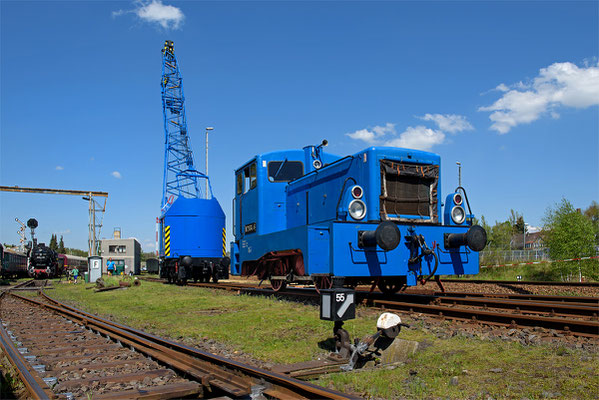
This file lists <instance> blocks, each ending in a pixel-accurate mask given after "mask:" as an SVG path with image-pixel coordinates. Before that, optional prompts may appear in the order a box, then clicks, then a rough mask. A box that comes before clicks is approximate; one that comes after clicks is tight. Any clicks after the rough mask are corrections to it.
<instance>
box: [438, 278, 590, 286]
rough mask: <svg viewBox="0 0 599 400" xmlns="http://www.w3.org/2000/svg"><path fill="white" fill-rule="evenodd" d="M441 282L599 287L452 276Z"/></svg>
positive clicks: (576, 283)
mask: <svg viewBox="0 0 599 400" xmlns="http://www.w3.org/2000/svg"><path fill="white" fill-rule="evenodd" d="M443 282H452V283H476V284H495V285H531V286H578V287H599V282H554V281H500V280H487V279H454V278H443Z"/></svg>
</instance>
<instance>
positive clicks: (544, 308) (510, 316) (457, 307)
mask: <svg viewBox="0 0 599 400" xmlns="http://www.w3.org/2000/svg"><path fill="white" fill-rule="evenodd" d="M158 281H160V280H158ZM188 285H191V286H198V287H204V288H210V289H220V290H228V291H237V292H239V293H246V294H255V295H276V296H278V297H292V298H295V299H301V300H304V301H311V302H314V303H317V302H318V301H319V295H318V294H317V293H316V291H315V290H314V289H310V288H296V287H288V288H286V289H284V290H281V291H279V292H274V291H273V290H272V289H268V288H259V287H257V286H256V285H255V284H251V283H225V282H221V283H218V284H212V283H196V284H192V283H190V284H188ZM356 301H357V302H360V303H362V304H364V305H366V306H371V307H377V308H383V309H387V310H397V311H404V312H409V313H422V314H426V315H430V316H432V317H438V318H444V319H455V320H460V321H470V322H477V323H481V324H486V325H493V326H503V327H509V328H531V327H542V328H547V329H553V330H555V331H559V332H561V333H563V334H566V335H574V336H582V337H587V338H599V317H598V315H599V298H597V297H588V296H587V297H584V296H547V295H532V294H495V293H469V292H438V291H431V290H424V291H422V290H420V291H413V292H405V293H399V294H396V295H392V296H390V295H384V294H383V293H381V292H378V291H374V292H370V291H369V290H356Z"/></svg>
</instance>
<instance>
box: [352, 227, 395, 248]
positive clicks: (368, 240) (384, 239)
mask: <svg viewBox="0 0 599 400" xmlns="http://www.w3.org/2000/svg"><path fill="white" fill-rule="evenodd" d="M400 239H401V234H400V232H399V228H398V227H397V225H396V224H395V223H393V222H391V221H384V222H381V223H380V224H379V226H377V227H376V230H374V231H359V232H358V247H359V248H361V249H363V248H366V247H375V246H376V245H377V244H378V245H379V247H380V248H381V249H383V250H385V251H391V250H394V249H395V248H396V247H397V246H398V245H399V241H400Z"/></svg>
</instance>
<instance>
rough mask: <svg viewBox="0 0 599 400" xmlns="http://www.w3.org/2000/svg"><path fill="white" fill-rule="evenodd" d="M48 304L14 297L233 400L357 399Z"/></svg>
mask: <svg viewBox="0 0 599 400" xmlns="http://www.w3.org/2000/svg"><path fill="white" fill-rule="evenodd" d="M42 295H43V297H44V298H45V299H46V300H47V301H48V302H49V303H42V302H39V301H37V300H33V299H30V298H26V297H22V296H17V295H14V294H13V296H15V297H18V298H20V299H22V300H24V301H27V302H29V303H32V304H36V305H38V306H41V307H44V308H46V309H49V310H53V311H54V312H57V313H59V314H62V315H64V316H66V317H67V318H69V319H71V320H74V321H77V322H79V323H82V324H84V325H85V326H86V327H87V328H89V329H92V330H93V331H96V332H99V333H102V334H104V335H106V336H110V337H111V338H112V339H113V340H118V341H119V342H120V343H122V344H123V345H127V346H131V347H134V348H135V349H136V350H137V351H139V352H141V353H144V354H146V355H148V356H150V357H152V358H153V359H156V360H159V361H161V362H163V363H165V364H167V365H169V366H171V367H172V368H173V369H175V370H178V371H179V372H181V373H183V374H185V375H187V376H191V377H193V378H194V379H196V380H198V381H200V382H201V383H202V385H203V386H204V387H206V388H208V389H209V390H210V389H211V388H213V389H218V390H220V391H221V392H224V393H227V394H228V395H230V396H233V397H240V396H248V395H250V393H251V389H252V387H256V386H260V385H263V386H265V389H264V394H266V395H267V396H269V397H273V398H280V399H289V398H307V399H310V398H312V399H316V398H317V399H321V398H322V399H325V398H326V399H348V398H355V396H351V395H347V394H344V393H341V392H337V391H334V390H330V389H327V388H324V387H320V386H317V385H313V384H311V383H307V382H302V381H300V380H297V379H294V378H290V377H288V376H285V375H282V374H278V373H274V372H271V371H266V370H263V369H260V368H256V367H252V366H249V365H246V364H242V363H240V362H237V361H233V360H229V359H226V358H224V357H220V356H217V355H214V354H210V353H207V352H203V351H201V350H198V349H195V348H192V347H188V346H185V345H181V344H178V343H175V342H172V341H169V340H167V339H163V338H160V337H157V336H155V335H152V334H149V333H145V332H142V331H139V330H136V329H133V328H130V327H127V326H123V325H120V324H116V323H114V322H111V321H108V320H105V319H102V318H99V317H97V316H94V315H92V314H89V313H86V312H84V311H81V310H78V309H76V308H74V307H70V306H67V305H65V304H62V303H60V302H58V301H56V300H54V299H52V298H51V297H49V296H47V295H45V294H43V293H42Z"/></svg>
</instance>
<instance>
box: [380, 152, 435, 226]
mask: <svg viewBox="0 0 599 400" xmlns="http://www.w3.org/2000/svg"><path fill="white" fill-rule="evenodd" d="M438 181H439V166H438V165H421V164H413V163H404V162H397V161H390V160H381V196H380V210H381V211H380V213H381V220H383V221H384V220H392V221H402V222H426V223H432V224H436V223H438V221H439V218H438V215H437V204H438V200H437V185H438Z"/></svg>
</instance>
